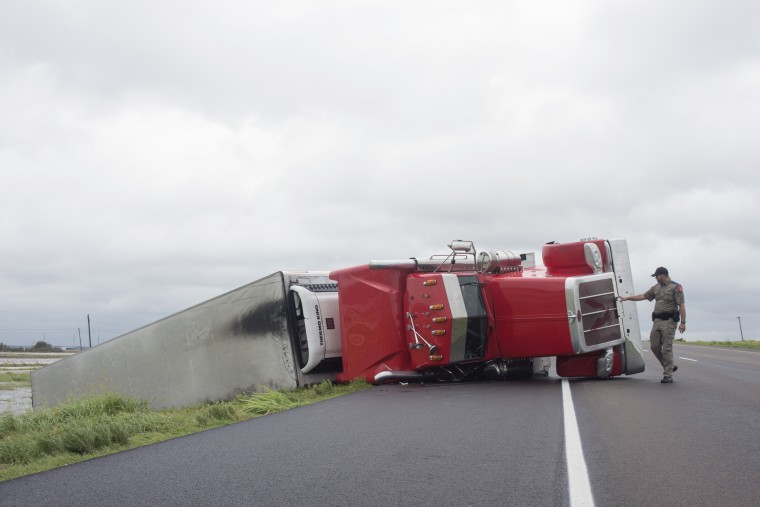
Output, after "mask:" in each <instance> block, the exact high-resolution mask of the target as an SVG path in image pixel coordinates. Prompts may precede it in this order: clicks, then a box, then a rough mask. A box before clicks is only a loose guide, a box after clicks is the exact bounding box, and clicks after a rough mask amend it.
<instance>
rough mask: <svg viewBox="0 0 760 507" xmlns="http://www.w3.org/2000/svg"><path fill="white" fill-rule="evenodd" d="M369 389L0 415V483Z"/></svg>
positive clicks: (90, 403) (328, 387) (123, 402)
mask: <svg viewBox="0 0 760 507" xmlns="http://www.w3.org/2000/svg"><path fill="white" fill-rule="evenodd" d="M368 387H370V386H369V385H368V384H366V383H364V382H356V383H351V384H332V383H331V382H329V381H328V382H323V383H321V384H317V385H314V386H311V387H307V388H301V389H295V390H292V391H285V390H280V391H274V390H271V389H267V388H264V387H262V389H263V392H260V393H253V394H249V395H241V396H238V397H236V398H235V399H233V400H231V401H226V402H216V403H206V404H201V405H196V406H192V407H184V408H175V409H164V410H152V409H151V408H150V407H149V405H148V403H147V402H146V401H143V400H137V399H133V398H129V397H124V396H120V395H116V394H110V393H109V394H103V395H98V396H91V397H87V398H82V399H79V400H75V401H71V402H68V403H64V404H62V405H59V406H57V407H54V408H49V409H42V410H37V411H33V412H28V413H26V414H23V415H20V416H17V415H14V414H12V413H6V414H0V482H2V481H6V480H9V479H13V478H16V477H21V476H24V475H29V474H32V473H37V472H42V471H44V470H50V469H52V468H57V467H60V466H63V465H69V464H72V463H77V462H79V461H84V460H87V459H91V458H94V457H97V456H104V455H106V454H112V453H116V452H119V451H123V450H126V449H132V448H135V447H140V446H143V445H147V444H152V443H156V442H162V441H165V440H169V439H171V438H176V437H180V436H184V435H189V434H192V433H197V432H199V431H203V430H207V429H211V428H216V427H219V426H224V425H226V424H231V423H234V422H240V421H244V420H247V419H252V418H254V417H259V416H261V415H266V414H271V413H275V412H281V411H283V410H288V409H290V408H294V407H299V406H303V405H308V404H310V403H315V402H317V401H321V400H326V399H329V398H334V397H337V396H342V395H344V394H349V393H352V392H357V391H360V390H363V389H366V388H368Z"/></svg>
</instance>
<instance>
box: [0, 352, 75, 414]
mask: <svg viewBox="0 0 760 507" xmlns="http://www.w3.org/2000/svg"><path fill="white" fill-rule="evenodd" d="M64 357H66V356H62V355H61V354H28V353H18V354H16V353H5V352H3V353H0V379H2V378H4V376H2V374H4V373H12V374H28V373H30V372H32V371H34V370H37V369H39V368H42V367H43V366H45V365H47V364H51V363H54V362H56V361H60V360H61V359H63V358H64ZM31 409H32V386H31V383H30V382H29V381H18V380H14V381H10V382H6V381H2V380H0V415H2V414H4V413H7V412H11V413H13V414H16V415H20V414H23V413H24V412H27V411H29V410H31Z"/></svg>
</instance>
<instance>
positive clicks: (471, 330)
mask: <svg viewBox="0 0 760 507" xmlns="http://www.w3.org/2000/svg"><path fill="white" fill-rule="evenodd" d="M459 287H460V288H461V289H462V297H463V298H464V305H465V308H466V309H467V338H466V341H465V351H464V358H465V360H467V359H480V358H482V357H483V356H484V355H485V352H486V339H487V335H488V314H487V313H486V307H485V304H484V303H483V292H482V291H481V287H480V283H479V282H478V278H477V277H476V276H460V277H459Z"/></svg>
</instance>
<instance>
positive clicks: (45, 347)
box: [0, 341, 61, 352]
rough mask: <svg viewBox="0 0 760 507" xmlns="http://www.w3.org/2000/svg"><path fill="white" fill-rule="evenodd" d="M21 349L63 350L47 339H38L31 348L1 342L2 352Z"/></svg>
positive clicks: (38, 350)
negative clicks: (46, 340)
mask: <svg viewBox="0 0 760 507" xmlns="http://www.w3.org/2000/svg"><path fill="white" fill-rule="evenodd" d="M19 351H27V352H61V348H60V347H53V346H52V345H50V344H49V343H48V342H45V341H38V342H37V343H35V344H34V345H33V346H32V348H31V349H29V348H26V347H11V346H10V345H6V344H4V343H3V342H0V352H19Z"/></svg>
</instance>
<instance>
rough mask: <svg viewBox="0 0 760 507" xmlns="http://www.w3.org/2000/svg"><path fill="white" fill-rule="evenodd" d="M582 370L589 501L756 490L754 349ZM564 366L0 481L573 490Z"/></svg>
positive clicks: (489, 493) (119, 500)
mask: <svg viewBox="0 0 760 507" xmlns="http://www.w3.org/2000/svg"><path fill="white" fill-rule="evenodd" d="M676 357H677V358H678V359H677V363H678V365H679V371H678V372H677V373H676V374H675V379H676V382H675V383H673V384H660V382H659V379H660V377H661V375H660V368H659V364H658V363H657V361H656V359H654V357H653V356H652V355H651V354H650V353H647V354H646V359H647V371H646V372H645V373H643V374H639V375H636V376H632V377H623V378H617V379H612V380H573V381H570V384H569V385H570V389H571V392H572V397H573V401H574V406H575V415H576V419H577V422H578V427H579V433H580V439H581V443H582V448H583V455H584V456H585V461H586V465H587V470H588V480H589V483H590V485H591V489H592V492H593V497H594V501H595V505H597V506H606V505H615V506H629V505H630V506H634V505H636V506H638V505H689V506H702V505H704V506H715V505H734V506H744V505H746V506H750V505H752V506H755V505H758V504H760V502H759V500H760V385H758V384H760V353H755V352H741V351H733V350H719V349H708V348H701V347H694V346H685V345H681V346H677V347H676ZM561 385H562V383H561V381H560V379H558V378H556V377H552V376H550V377H548V378H536V379H530V380H525V381H510V382H492V383H484V384H451V385H430V386H414V385H409V386H400V385H396V386H382V387H376V388H373V389H371V390H369V391H365V392H361V393H357V394H353V395H349V396H345V397H342V398H337V399H334V400H329V401H325V402H322V403H318V404H315V405H310V406H307V407H301V408H298V409H295V410H291V411H288V412H284V413H281V414H274V415H271V416H266V417H263V418H259V419H254V420H251V421H246V422H243V423H239V424H235V425H230V426H227V427H224V428H218V429H215V430H210V431H206V432H203V433H200V434H196V435H191V436H188V437H183V438H178V439H175V440H171V441H168V442H164V443H161V444H155V445H151V446H147V447H144V448H141V449H135V450H131V451H127V452H123V453H120V454H117V455H112V456H106V457H103V458H98V459H94V460H90V461H87V462H84V463H80V464H77V465H72V466H68V467H64V468H60V469H57V470H52V471H50V472H45V473H41V474H36V475H33V476H28V477H22V478H20V479H15V480H12V481H7V482H4V483H0V505H2V506H6V505H9V506H10V505H40V506H43V505H56V506H61V505H88V506H99V505H109V506H112V505H122V506H127V505H262V506H279V505H350V506H361V505H368V506H375V505H377V506H395V505H420V506H425V505H431V506H432V505H435V506H468V505H473V506H480V505H488V506H493V505H515V506H533V505H536V506H565V505H571V502H570V499H569V497H568V474H567V470H566V464H565V463H566V461H565V434H564V424H563V403H562V389H561Z"/></svg>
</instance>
